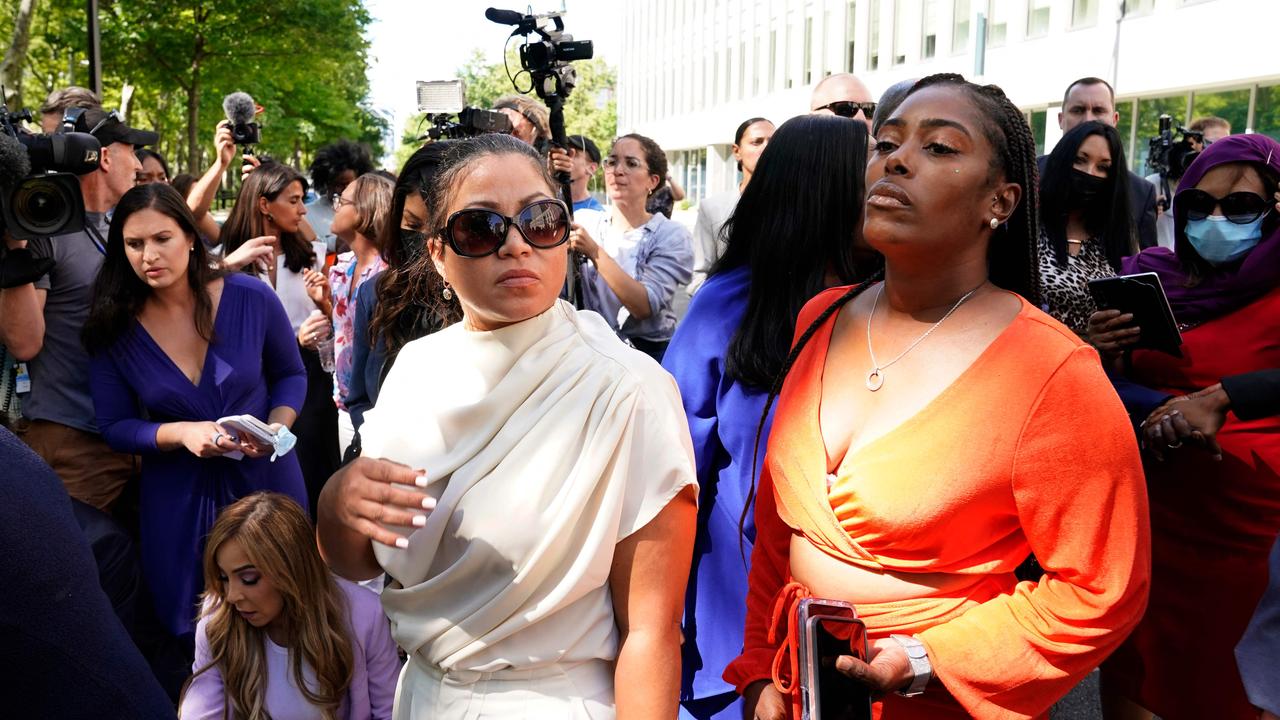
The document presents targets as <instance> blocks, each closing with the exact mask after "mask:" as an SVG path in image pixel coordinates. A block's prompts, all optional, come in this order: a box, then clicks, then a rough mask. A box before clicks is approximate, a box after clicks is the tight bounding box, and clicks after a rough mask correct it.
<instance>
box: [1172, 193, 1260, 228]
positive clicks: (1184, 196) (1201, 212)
mask: <svg viewBox="0 0 1280 720" xmlns="http://www.w3.org/2000/svg"><path fill="white" fill-rule="evenodd" d="M1173 202H1174V206H1175V207H1177V208H1178V209H1179V210H1181V211H1182V212H1183V213H1185V214H1186V218H1187V219H1188V220H1203V219H1205V218H1207V217H1209V216H1210V215H1212V214H1213V211H1214V210H1215V209H1217V208H1222V214H1223V215H1224V216H1226V218H1227V219H1228V220H1230V221H1231V222H1233V223H1236V224H1237V225H1248V224H1249V223H1251V222H1253V221H1254V220H1257V219H1258V218H1260V217H1262V216H1263V215H1265V214H1266V212H1267V211H1268V210H1269V209H1270V205H1269V204H1268V203H1267V201H1266V200H1265V199H1263V197H1262V196H1261V195H1259V194H1257V193H1251V192H1233V193H1231V194H1230V195H1228V196H1226V197H1224V198H1216V197H1214V196H1212V195H1210V194H1209V193H1207V192H1205V191H1203V190H1196V189H1194V188H1193V189H1191V190H1184V191H1183V192H1180V193H1178V195H1177V197H1175V198H1174V201H1173Z"/></svg>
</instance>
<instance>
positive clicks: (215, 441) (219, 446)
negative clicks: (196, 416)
mask: <svg viewBox="0 0 1280 720" xmlns="http://www.w3.org/2000/svg"><path fill="white" fill-rule="evenodd" d="M184 425H185V427H183V429H182V446H183V447H185V448H186V449H187V451H188V452H190V453H191V454H192V455H195V456H196V457H201V458H213V457H221V456H223V455H226V454H227V453H229V452H232V451H233V450H240V449H241V447H240V443H238V442H236V441H235V439H234V438H233V437H232V436H231V434H230V433H228V432H227V429H226V428H224V427H222V426H221V425H219V424H218V423H216V422H211V421H204V422H189V423H184Z"/></svg>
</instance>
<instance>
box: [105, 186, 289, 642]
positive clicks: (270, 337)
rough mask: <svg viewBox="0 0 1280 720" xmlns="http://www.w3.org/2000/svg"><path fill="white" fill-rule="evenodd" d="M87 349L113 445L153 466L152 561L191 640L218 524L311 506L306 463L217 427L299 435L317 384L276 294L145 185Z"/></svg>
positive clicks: (163, 596)
mask: <svg viewBox="0 0 1280 720" xmlns="http://www.w3.org/2000/svg"><path fill="white" fill-rule="evenodd" d="M84 343H85V347H86V348H87V349H88V350H89V353H90V355H91V356H92V364H91V366H90V385H91V387H92V391H93V404H94V411H95V413H96V415H97V420H98V427H99V428H101V431H102V435H103V438H104V439H106V441H107V443H108V444H109V445H110V446H111V447H112V448H113V449H115V450H118V451H120V452H129V453H137V454H140V455H142V456H143V460H142V486H141V501H140V505H141V507H140V534H141V543H140V546H141V547H140V549H141V555H142V565H143V573H144V575H145V576H146V579H147V584H148V586H149V588H150V590H151V595H152V598H153V600H154V602H155V606H156V612H157V614H158V615H159V617H160V621H161V622H162V623H163V624H164V626H165V627H166V628H167V629H168V630H169V631H170V632H172V633H174V634H175V635H177V636H178V637H180V638H185V639H187V640H190V638H191V637H192V632H193V630H194V619H195V617H196V615H197V613H198V611H199V606H198V604H197V603H198V596H199V594H200V591H201V590H202V589H203V582H202V579H201V569H200V558H201V552H202V549H203V543H204V537H205V535H206V534H207V533H208V531H209V528H211V527H212V526H213V522H214V519H215V518H216V517H217V514H218V511H219V510H220V509H222V507H223V506H225V505H227V504H229V503H231V502H233V501H235V500H236V499H238V498H240V497H242V496H244V495H248V494H249V493H252V492H256V491H259V490H274V491H277V492H282V493H285V494H287V495H289V496H291V497H293V498H294V499H295V500H297V501H298V503H299V504H302V505H303V507H305V506H306V501H307V495H306V490H305V488H304V486H303V482H302V473H301V471H300V470H299V469H298V461H297V458H296V457H295V456H294V455H292V454H286V455H284V456H282V457H275V458H273V457H271V456H272V450H273V449H272V447H271V446H264V445H259V444H254V443H252V442H251V441H247V440H246V441H244V442H238V441H237V440H236V439H235V438H234V437H232V436H231V434H230V433H228V431H227V429H226V428H224V427H222V426H221V425H219V424H217V422H216V421H217V420H218V418H222V417H226V416H229V415H252V416H254V417H255V418H258V419H259V420H261V421H263V422H265V423H267V424H269V425H271V426H272V427H273V428H275V429H280V428H285V427H288V426H289V425H291V424H292V423H293V421H294V419H295V418H296V417H297V411H298V408H299V406H301V404H302V399H303V396H304V395H305V393H306V382H307V381H306V373H305V371H304V369H303V366H302V361H301V359H300V358H299V356H298V346H297V344H296V343H295V342H294V337H293V331H292V328H291V327H290V325H289V319H288V317H286V315H285V312H284V308H283V307H282V306H281V304H280V300H279V299H277V298H276V296H275V293H274V292H273V291H272V290H271V287H270V286H269V285H267V284H266V283H264V282H262V281H261V280H258V279H257V278H253V277H249V276H246V275H241V274H230V275H227V274H223V273H221V272H219V271H218V270H216V269H215V267H214V266H213V265H212V264H211V263H210V259H209V257H208V255H207V254H206V252H205V248H204V245H203V244H202V243H201V242H199V240H198V236H197V235H196V230H195V223H194V221H193V220H192V217H191V212H190V210H188V209H187V205H186V203H185V202H184V201H183V199H182V197H181V196H180V195H179V194H178V193H177V191H175V190H173V188H171V187H169V186H167V185H159V184H152V185H142V186H139V187H136V188H134V189H132V190H130V191H129V192H128V193H125V195H124V197H123V198H121V200H120V204H119V205H117V206H116V212H115V216H114V219H113V222H112V223H111V232H110V234H109V235H108V237H107V254H106V259H105V260H104V262H103V266H102V270H101V272H100V273H99V274H98V279H97V283H96V285H95V287H94V301H93V307H92V309H91V311H90V314H89V319H88V321H87V322H86V323H85V329H84Z"/></svg>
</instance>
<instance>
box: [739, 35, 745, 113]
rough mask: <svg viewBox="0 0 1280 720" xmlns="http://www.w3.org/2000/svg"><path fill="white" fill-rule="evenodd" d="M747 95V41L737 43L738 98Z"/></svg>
mask: <svg viewBox="0 0 1280 720" xmlns="http://www.w3.org/2000/svg"><path fill="white" fill-rule="evenodd" d="M746 95H747V41H746V40H743V41H742V43H741V44H739V45H738V99H739V100H741V99H742V98H744V97H746Z"/></svg>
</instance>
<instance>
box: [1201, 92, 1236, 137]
mask: <svg viewBox="0 0 1280 720" xmlns="http://www.w3.org/2000/svg"><path fill="white" fill-rule="evenodd" d="M1210 116H1213V117H1220V118H1222V119H1223V120H1226V121H1227V122H1229V123H1231V132H1233V133H1242V132H1244V130H1245V127H1246V126H1247V125H1248V123H1249V88H1244V89H1242V90H1227V91H1225V92H1208V93H1199V92H1198V93H1196V94H1195V97H1193V98H1192V99H1191V118H1190V122H1195V121H1196V119H1197V118H1202V117H1210Z"/></svg>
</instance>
